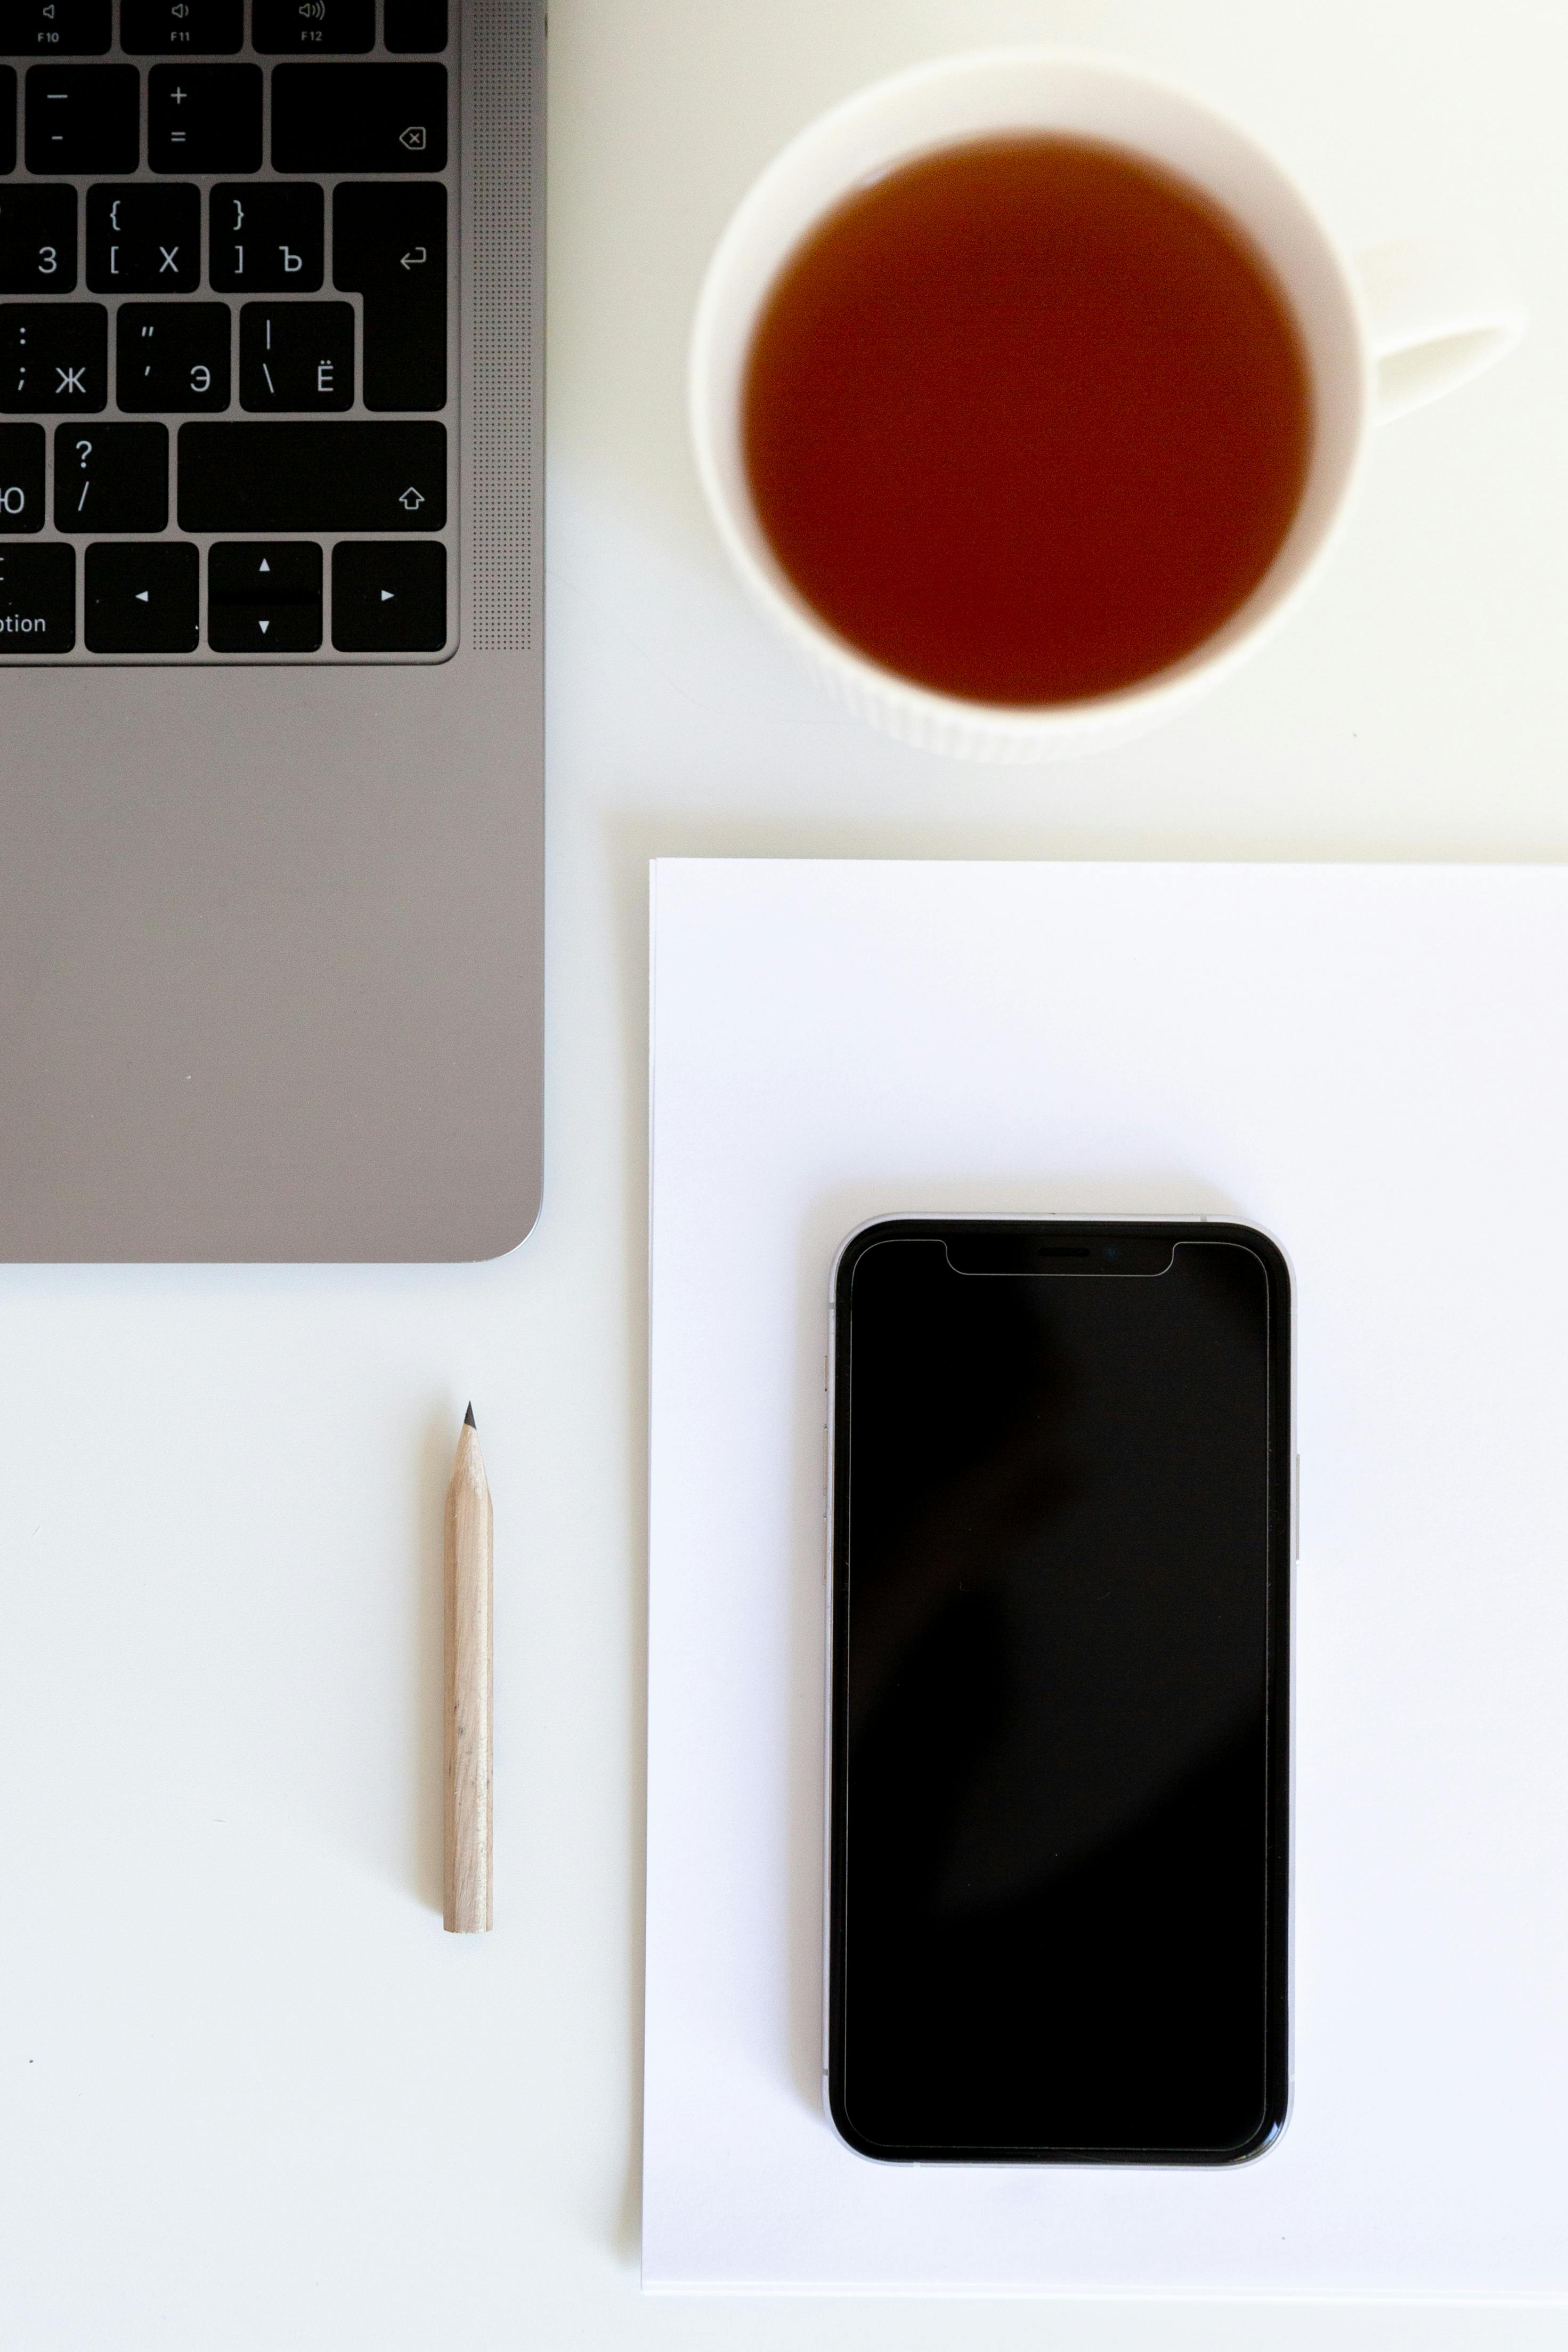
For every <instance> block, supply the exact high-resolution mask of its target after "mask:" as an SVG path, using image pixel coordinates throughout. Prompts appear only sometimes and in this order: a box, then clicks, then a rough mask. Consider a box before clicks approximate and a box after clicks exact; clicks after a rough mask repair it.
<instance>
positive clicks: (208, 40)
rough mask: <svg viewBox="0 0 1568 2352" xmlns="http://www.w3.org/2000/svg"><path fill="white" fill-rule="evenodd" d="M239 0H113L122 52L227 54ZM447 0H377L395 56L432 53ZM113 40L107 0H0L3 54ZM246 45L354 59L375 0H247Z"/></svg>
mask: <svg viewBox="0 0 1568 2352" xmlns="http://www.w3.org/2000/svg"><path fill="white" fill-rule="evenodd" d="M245 19H246V9H245V0H120V47H121V48H122V49H123V50H124V52H125V54H126V56H127V57H131V58H156V57H168V56H172V55H175V54H178V55H180V56H183V57H210V58H221V57H233V56H234V55H235V53H236V51H238V50H240V49H242V48H243V47H245ZM447 31H448V26H447V0H384V15H383V19H382V32H383V37H384V39H385V45H386V47H388V48H389V49H390V50H391V51H392V55H393V56H394V57H435V56H439V54H440V53H441V52H442V50H444V48H445V47H446V42H447ZM113 38H114V10H113V5H112V0H0V57H7V58H47V57H56V58H101V57H105V56H107V55H108V52H109V49H110V45H111V43H112V41H113ZM250 39H251V47H253V48H254V49H255V50H256V51H257V53H258V54H259V55H260V56H262V57H293V56H298V55H299V54H300V53H301V52H302V51H304V52H308V53H309V54H310V55H311V56H314V57H331V56H337V57H354V56H361V55H363V54H364V53H365V52H366V51H367V50H370V49H373V48H374V47H375V45H376V0H252V5H251V22H250Z"/></svg>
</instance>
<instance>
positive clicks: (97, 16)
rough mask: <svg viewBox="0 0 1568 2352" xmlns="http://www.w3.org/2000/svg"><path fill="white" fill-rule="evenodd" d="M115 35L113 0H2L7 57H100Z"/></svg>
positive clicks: (1, 34)
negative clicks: (111, 3)
mask: <svg viewBox="0 0 1568 2352" xmlns="http://www.w3.org/2000/svg"><path fill="white" fill-rule="evenodd" d="M113 37H114V12H113V10H112V9H111V7H110V0H0V52H3V53H4V54H5V56H6V57H8V58H50V57H53V58H101V57H102V55H103V54H104V51H105V50H106V49H107V48H108V47H109V45H110V41H111V40H112V39H113Z"/></svg>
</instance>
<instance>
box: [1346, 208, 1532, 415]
mask: <svg viewBox="0 0 1568 2352" xmlns="http://www.w3.org/2000/svg"><path fill="white" fill-rule="evenodd" d="M1355 275H1356V278H1357V280H1358V281H1359V284H1360V287H1361V299H1362V308H1363V310H1364V314H1365V319H1366V331H1367V340H1368V341H1369V343H1370V344H1371V347H1372V355H1373V358H1374V360H1375V362H1376V369H1377V379H1376V400H1375V408H1374V415H1375V420H1376V422H1377V423H1378V424H1379V425H1383V424H1385V423H1386V422H1387V420H1388V419H1389V417H1391V416H1404V415H1406V414H1407V413H1408V411H1409V410H1411V409H1412V408H1424V407H1425V406H1426V404H1427V401H1429V400H1436V399H1437V398H1438V397H1439V395H1440V394H1443V393H1445V392H1452V391H1453V390H1454V388H1455V386H1456V385H1457V384H1461V383H1469V379H1470V377H1471V376H1473V375H1479V374H1480V373H1481V371H1482V369H1483V368H1489V367H1490V366H1491V364H1492V362H1494V361H1495V360H1500V359H1501V358H1502V356H1503V353H1504V352H1511V350H1512V349H1513V346H1514V345H1515V343H1517V342H1518V341H1519V339H1520V337H1521V334H1522V333H1523V332H1524V313H1523V311H1522V310H1520V309H1519V308H1518V306H1517V305H1516V304H1514V303H1512V302H1510V301H1509V300H1507V299H1506V298H1504V297H1501V296H1500V294H1499V292H1498V269H1497V265H1496V263H1495V262H1492V261H1489V259H1488V257H1487V256H1486V255H1484V254H1483V253H1482V252H1480V251H1479V248H1477V247H1472V246H1470V245H1469V244H1465V243H1462V242H1460V241H1458V240H1453V241H1449V240H1446V239H1438V238H1429V237H1401V238H1399V239H1397V240H1396V242H1394V243H1391V244H1388V245H1376V246H1373V247H1371V248H1370V249H1369V250H1368V251H1367V252H1365V253H1360V254H1358V255H1357V256H1356V258H1355Z"/></svg>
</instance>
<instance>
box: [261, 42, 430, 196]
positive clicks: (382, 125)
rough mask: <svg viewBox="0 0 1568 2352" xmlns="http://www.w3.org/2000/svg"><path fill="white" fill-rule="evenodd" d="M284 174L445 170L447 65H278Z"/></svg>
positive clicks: (277, 162)
mask: <svg viewBox="0 0 1568 2352" xmlns="http://www.w3.org/2000/svg"><path fill="white" fill-rule="evenodd" d="M272 162H273V168H274V170H275V171H278V172H444V170H445V169H446V68H445V67H444V66H379V65H378V66H326V65H322V66H277V67H275V68H274V69H273V76H272Z"/></svg>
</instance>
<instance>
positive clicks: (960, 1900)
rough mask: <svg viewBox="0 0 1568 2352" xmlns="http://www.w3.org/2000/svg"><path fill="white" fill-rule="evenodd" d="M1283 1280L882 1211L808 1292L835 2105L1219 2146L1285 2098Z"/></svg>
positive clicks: (1257, 2141)
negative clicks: (817, 1445) (824, 1328)
mask: <svg viewBox="0 0 1568 2352" xmlns="http://www.w3.org/2000/svg"><path fill="white" fill-rule="evenodd" d="M829 1388H830V1394H829V1430H830V1451H829V1465H830V1467H829V1478H830V1488H831V1496H830V1512H829V1519H830V1556H829V1584H830V1603H829V1641H830V1668H829V1691H830V1737H829V1758H828V1768H829V1806H828V1813H829V1821H828V1830H829V1834H828V1886H827V1935H826V1979H827V1983H826V1996H827V1998H826V2034H825V2052H824V2060H825V2063H824V2074H825V2090H826V2098H827V2107H828V2113H829V2116H830V2117H831V2121H832V2123H833V2125H834V2126H835V2127H836V2128H837V2130H838V2131H839V2133H840V2134H841V2137H843V2138H844V2139H845V2140H846V2141H847V2142H848V2143H849V2145H850V2146H851V2147H853V2148H855V2149H857V2150H858V2151H859V2152H860V2153H861V2154H862V2156H868V2157H873V2158H882V2159H884V2160H886V2161H889V2162H894V2163H910V2164H914V2163H921V2164H925V2163H986V2164H998V2163H1000V2164H1007V2163H1014V2164H1046V2163H1081V2164H1082V2163H1087V2164H1232V2163H1236V2162H1239V2161H1240V2160H1241V2159H1243V2158H1249V2157H1253V2156H1256V2155H1258V2154H1260V2151H1261V2150H1262V2149H1264V2148H1266V2147H1268V2146H1269V2145H1270V2142H1271V2141H1272V2140H1273V2139H1274V2138H1276V2137H1278V2135H1279V2133H1280V2131H1281V2128H1282V2127H1283V2125H1284V2121H1285V2116H1286V2111H1287V2106H1288V2102H1289V2094H1290V2048H1291V2012H1290V1886H1291V1874H1290V1827H1291V1802H1290V1758H1291V1649H1290V1642H1291V1562H1292V1555H1293V1549H1294V1528H1293V1518H1294V1508H1293V1506H1294V1490H1295V1478H1294V1460H1295V1455H1294V1444H1293V1439H1292V1423H1291V1409H1292V1408H1291V1275H1290V1269H1289V1266H1288V1265H1287V1262H1286V1259H1285V1256H1284V1255H1283V1253H1282V1251H1281V1249H1280V1247H1279V1245H1278V1244H1276V1243H1275V1242H1273V1241H1271V1240H1270V1238H1269V1236H1268V1235H1267V1234H1262V1233H1259V1232H1257V1231H1255V1230H1254V1229H1253V1228H1252V1227H1250V1226H1248V1225H1240V1224H1227V1223H1216V1222H1213V1221H1211V1220H1208V1219H1203V1218H1191V1219H1177V1220H1171V1221H1166V1222H1161V1221H1157V1220H1156V1221H1134V1220H1130V1219H1108V1220H1103V1221H1096V1222H1077V1221H1067V1220H1064V1219H1059V1218H1051V1219H1043V1220H1031V1219H1021V1218H1018V1219H1004V1220H992V1219H984V1218H965V1217H955V1218H941V1217H936V1218H898V1219H894V1220H890V1221H884V1222H881V1223H873V1224H870V1225H866V1226H862V1228H861V1229H860V1230H859V1231H858V1232H857V1233H855V1234H852V1235H851V1237H850V1239H849V1240H848V1241H847V1242H846V1243H845V1244H844V1247H843V1249H842V1250H841V1253H840V1255H839V1259H838V1262H837V1265H836V1266H835V1268H834V1274H833V1286H832V1329H831V1344H830V1348H829Z"/></svg>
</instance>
